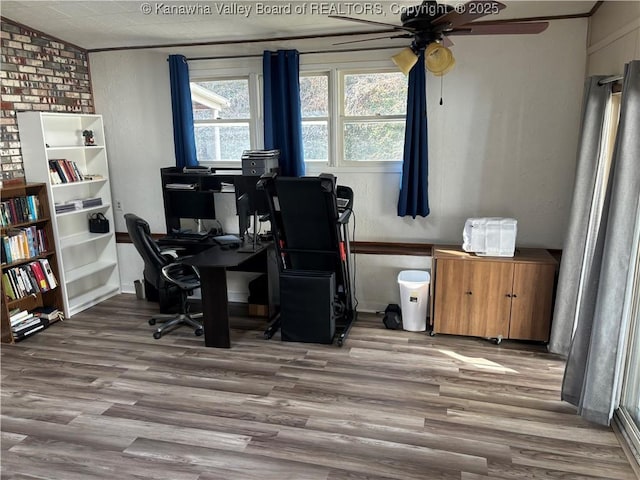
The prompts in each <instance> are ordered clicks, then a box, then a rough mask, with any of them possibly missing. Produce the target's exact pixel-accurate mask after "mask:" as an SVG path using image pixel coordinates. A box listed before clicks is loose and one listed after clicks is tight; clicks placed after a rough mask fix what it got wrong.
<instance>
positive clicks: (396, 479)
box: [0, 294, 633, 480]
mask: <svg viewBox="0 0 640 480" xmlns="http://www.w3.org/2000/svg"><path fill="white" fill-rule="evenodd" d="M156 311H157V306H156V305H155V304H153V303H150V302H146V301H143V300H138V299H136V298H135V296H133V295H124V294H123V295H119V296H116V297H114V298H113V299H109V300H107V301H105V302H103V303H101V304H100V305H98V306H95V307H92V308H91V309H89V310H87V311H85V312H82V313H79V314H78V315H76V316H74V317H72V318H71V319H68V320H65V322H64V323H63V324H62V325H61V326H60V328H57V325H54V326H53V327H51V328H49V329H47V330H45V331H43V332H42V333H39V334H37V335H36V336H34V337H32V338H30V339H28V340H25V341H23V342H20V343H18V344H15V345H4V346H3V348H2V350H1V351H0V359H1V364H0V368H1V370H0V379H1V387H2V388H1V391H0V395H1V398H0V399H1V400H2V417H0V420H1V431H2V435H1V439H2V447H1V448H2V466H1V469H2V475H1V477H2V479H3V480H4V479H6V480H34V479H38V480H45V479H46V480H51V479H60V480H62V479H64V480H106V479H109V480H112V479H114V478H118V479H119V480H120V479H122V480H134V479H135V480H139V479H141V478H149V479H158V480H170V479H176V480H214V479H215V480H219V479H225V480H227V479H229V480H258V479H260V480H262V479H266V480H271V479H273V480H276V479H277V480H280V479H291V480H338V479H340V480H343V479H352V480H365V479H366V480H391V479H393V480H412V479H420V480H423V479H425V478H429V479H446V480H449V479H451V480H453V479H455V480H460V479H465V480H480V479H482V480H485V479H498V480H500V479H522V478H541V479H554V480H557V479H559V478H562V479H605V478H616V479H618V478H619V479H627V478H633V477H632V476H631V475H632V469H631V467H630V465H629V463H628V460H627V458H626V457H625V455H624V451H623V449H622V448H621V447H620V445H619V444H618V440H617V438H616V437H615V435H614V434H613V432H612V430H611V429H610V428H603V427H599V426H595V425H592V424H589V423H588V422H586V421H584V420H583V419H582V418H580V417H578V416H576V415H575V413H574V412H575V408H574V407H572V406H570V405H568V404H566V403H564V402H562V401H561V400H560V386H561V382H562V375H563V368H564V363H563V360H562V359H561V358H559V357H557V356H555V355H551V354H549V353H547V352H546V350H545V347H544V346H543V345H540V344H536V343H525V342H518V341H511V340H504V341H503V342H502V344H501V345H499V346H496V345H493V344H491V343H489V342H487V341H486V340H482V339H478V338H473V337H458V336H452V335H437V336H435V337H430V336H428V335H426V334H424V333H415V332H405V331H401V330H398V331H392V330H386V329H385V328H384V326H383V325H382V322H381V318H380V317H378V316H375V315H370V314H362V313H361V314H360V315H359V318H358V321H357V322H356V324H355V325H354V327H353V329H352V330H351V334H350V336H349V339H348V340H347V342H346V344H345V345H344V346H343V347H342V348H338V347H336V346H329V345H314V344H300V343H291V342H281V341H279V340H277V339H275V338H274V339H272V340H265V339H264V338H263V336H262V330H263V328H264V326H265V322H264V321H260V320H256V319H250V318H248V317H243V316H242V313H237V312H236V313H234V314H233V315H232V316H231V318H230V321H231V328H232V335H233V338H234V342H233V347H232V348H231V349H224V350H220V349H210V348H205V347H204V346H203V342H202V338H197V337H195V336H194V335H193V332H192V331H191V330H190V329H188V328H180V329H177V330H175V331H173V332H171V333H170V334H169V335H166V336H165V337H163V338H161V339H160V340H154V339H153V338H152V337H151V333H152V331H153V329H152V327H150V326H149V325H148V324H147V319H148V318H149V316H151V315H152V314H153V313H156Z"/></svg>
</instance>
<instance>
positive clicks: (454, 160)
mask: <svg viewBox="0 0 640 480" xmlns="http://www.w3.org/2000/svg"><path fill="white" fill-rule="evenodd" d="M586 35H587V21H586V20H585V19H577V20H563V21H554V22H552V23H551V25H550V27H549V29H548V30H547V31H546V32H544V33H543V34H540V35H535V36H505V37H498V36H494V37H467V38H464V37H457V38H456V39H455V43H456V45H455V47H453V52H454V55H455V57H456V60H457V63H456V67H455V69H454V70H453V71H452V72H451V73H449V74H448V75H447V76H446V77H444V105H443V106H440V105H438V101H439V96H440V81H439V79H436V78H435V77H433V76H431V75H429V76H428V79H427V83H428V85H427V89H428V102H429V107H428V115H429V142H430V144H429V152H430V153H429V154H430V175H429V185H430V190H429V200H430V206H431V215H429V216H428V217H427V218H418V219H416V220H412V219H410V218H399V217H397V215H396V213H395V212H396V202H397V196H398V185H399V178H400V174H399V173H388V172H387V173H380V172H375V171H373V170H371V171H366V170H365V171H363V172H359V171H354V169H353V168H352V169H350V170H344V169H342V170H340V169H337V170H333V172H332V173H334V174H336V175H337V177H338V181H339V183H342V184H345V185H350V186H351V187H352V188H353V189H354V192H355V210H356V214H357V216H356V222H357V231H356V239H357V240H372V241H396V242H454V243H460V242H461V235H462V226H463V224H464V220H465V219H466V218H467V217H471V216H480V215H482V216H485V215H497V216H513V217H515V218H517V219H518V221H519V223H518V228H519V233H518V243H519V244H520V245H522V246H543V247H548V248H561V247H562V244H563V240H564V234H565V224H566V221H567V217H568V208H569V204H570V199H571V192H572V187H573V176H574V165H575V155H576V145H577V138H578V128H579V117H580V108H581V99H582V85H583V82H584V73H585V59H586ZM309 45H310V44H309V43H307V44H305V43H304V42H299V45H293V46H292V45H290V44H283V45H267V46H265V45H246V46H243V47H242V48H236V51H238V52H239V53H243V54H246V53H260V52H261V51H262V49H265V48H269V49H275V48H278V47H280V48H292V47H297V48H298V49H299V50H300V51H302V52H304V51H305V49H313V50H319V49H322V48H323V45H322V44H319V43H318V42H314V43H313V45H312V46H313V48H306V47H308V46H309ZM229 52H230V50H222V49H221V48H218V49H214V48H204V47H198V48H193V49H187V50H185V49H183V50H177V49H176V50H174V51H172V52H171V53H183V54H185V55H187V56H189V57H191V56H203V55H211V56H214V55H224V54H227V53H229ZM167 53H169V52H166V51H164V52H160V51H148V50H139V51H137V50H136V51H126V52H103V53H93V54H91V55H90V62H91V72H92V78H93V85H94V97H95V102H96V111H97V112H99V113H102V114H103V115H104V117H105V126H106V129H107V136H108V138H107V146H108V148H109V158H110V162H111V166H110V168H111V172H112V176H113V181H112V185H113V198H114V201H120V202H122V205H123V210H124V211H134V212H136V213H138V214H139V215H140V216H142V217H144V218H147V219H148V221H149V223H150V224H151V228H152V230H153V231H155V232H163V231H164V222H163V211H162V194H161V191H160V177H159V169H160V167H162V166H170V165H172V164H174V155H173V143H172V142H173V140H172V133H171V128H172V127H171V107H170V98H169V79H168V65H167V61H166V58H167ZM393 53H395V52H394V51H393V50H392V51H390V50H380V51H378V52H372V53H368V54H355V55H357V57H356V56H353V55H354V54H351V55H352V57H351V58H350V60H351V62H352V63H353V64H354V65H355V64H357V61H358V60H360V59H362V58H363V57H364V58H367V59H371V58H377V59H379V60H383V61H385V62H387V63H388V64H389V65H392V64H391V62H390V60H389V57H390V56H391V54H393ZM345 55H346V54H340V55H335V59H338V60H340V61H348V60H349V59H345ZM328 57H331V56H330V55H323V56H321V58H320V57H316V58H314V56H313V55H308V56H306V55H303V56H302V57H301V58H302V64H303V66H305V65H307V64H308V63H310V62H325V63H326V62H327V61H328V60H327V58H328ZM329 59H330V58H329ZM259 62H260V61H259V60H255V59H244V60H241V61H238V62H237V66H238V67H239V68H255V65H256V63H257V64H258V65H259ZM226 63H227V64H228V63H229V62H226ZM214 64H215V62H214ZM192 65H193V67H192V72H193V70H194V69H198V68H200V67H199V66H198V65H200V63H199V62H192ZM227 72H228V67H227V66H225V67H224V68H222V67H221V68H220V73H221V74H226V73H227ZM326 170H327V171H329V170H328V169H326ZM225 210H227V211H228V212H229V214H230V215H231V214H232V212H233V208H232V206H229V207H228V208H227V209H225ZM116 214H118V212H116ZM117 217H118V218H116V229H117V231H126V229H125V226H124V222H123V220H122V218H121V215H117ZM118 252H119V255H120V264H121V276H122V281H123V290H125V291H132V288H133V287H132V283H133V280H134V279H136V278H139V277H140V273H139V272H140V271H141V270H142V266H141V265H142V264H141V261H140V260H139V259H138V257H137V255H136V254H135V251H134V250H133V248H132V246H130V245H119V247H118ZM429 264H430V259H428V258H421V257H391V256H375V255H359V256H358V262H357V266H358V271H357V273H358V279H357V285H358V293H359V295H358V296H359V298H360V306H361V307H362V308H363V309H381V308H383V307H384V306H385V305H386V304H387V303H391V302H395V303H397V302H398V298H399V294H398V291H397V290H398V289H397V284H396V280H395V277H396V275H397V273H398V272H399V271H400V270H403V269H406V268H427V267H428V266H429ZM229 289H230V292H231V296H232V298H234V297H238V298H242V296H243V295H245V292H244V288H243V286H242V284H241V282H239V283H238V284H236V285H230V287H229Z"/></svg>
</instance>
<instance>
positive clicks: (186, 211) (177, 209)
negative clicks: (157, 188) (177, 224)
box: [166, 190, 216, 219]
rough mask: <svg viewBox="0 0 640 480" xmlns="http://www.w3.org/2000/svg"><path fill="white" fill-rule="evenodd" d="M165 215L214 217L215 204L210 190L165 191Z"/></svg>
mask: <svg viewBox="0 0 640 480" xmlns="http://www.w3.org/2000/svg"><path fill="white" fill-rule="evenodd" d="M167 197H168V198H167V200H168V201H167V203H168V205H167V212H166V214H167V216H168V217H178V218H196V219H198V218H200V219H214V218H216V205H215V202H214V197H213V192H212V191H204V192H203V191H184V192H183V191H178V190H171V191H168V192H167Z"/></svg>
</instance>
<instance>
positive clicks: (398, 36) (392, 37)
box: [332, 33, 413, 45]
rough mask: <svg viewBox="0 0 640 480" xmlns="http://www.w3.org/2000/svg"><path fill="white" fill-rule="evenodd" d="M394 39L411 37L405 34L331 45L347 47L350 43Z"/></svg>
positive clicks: (411, 36)
mask: <svg viewBox="0 0 640 480" xmlns="http://www.w3.org/2000/svg"><path fill="white" fill-rule="evenodd" d="M395 38H413V35H411V34H409V33H406V34H404V35H393V36H391V37H390V36H389V35H387V36H385V37H373V38H363V39H360V40H349V41H348V42H338V43H332V45H348V44H350V43H360V42H372V41H374V40H392V39H395Z"/></svg>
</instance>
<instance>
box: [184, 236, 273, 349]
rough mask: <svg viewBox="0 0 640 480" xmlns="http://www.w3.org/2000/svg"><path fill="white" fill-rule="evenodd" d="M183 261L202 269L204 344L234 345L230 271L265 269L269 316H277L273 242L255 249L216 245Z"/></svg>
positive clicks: (226, 346)
mask: <svg viewBox="0 0 640 480" xmlns="http://www.w3.org/2000/svg"><path fill="white" fill-rule="evenodd" d="M184 263H187V264H189V265H194V266H195V267H197V268H198V270H199V271H200V284H201V287H200V290H201V292H202V313H203V315H202V325H203V327H204V343H205V346H207V347H218V348H230V347H231V338H230V331H229V300H228V296H227V270H238V271H249V272H254V271H262V272H266V273H267V275H268V277H269V316H270V317H271V318H273V316H275V315H276V313H277V312H276V309H277V305H276V304H277V298H278V296H279V292H278V284H277V282H278V273H277V268H278V265H277V262H276V259H275V248H273V243H268V244H263V245H259V246H258V247H257V249H256V251H255V252H239V251H238V250H237V249H236V250H223V249H222V248H220V247H213V248H210V249H208V250H205V251H203V252H201V253H199V254H197V255H194V256H193V257H189V258H187V259H185V260H184Z"/></svg>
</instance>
